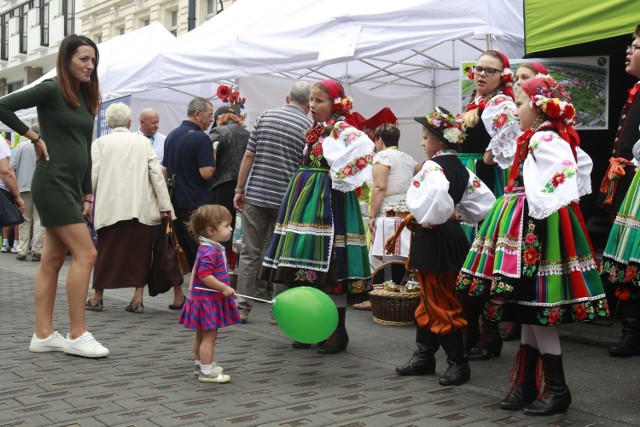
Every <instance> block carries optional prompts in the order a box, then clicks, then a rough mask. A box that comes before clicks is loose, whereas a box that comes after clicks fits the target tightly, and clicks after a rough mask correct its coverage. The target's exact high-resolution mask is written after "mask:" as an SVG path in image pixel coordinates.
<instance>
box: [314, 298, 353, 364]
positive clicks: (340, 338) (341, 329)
mask: <svg viewBox="0 0 640 427" xmlns="http://www.w3.org/2000/svg"><path fill="white" fill-rule="evenodd" d="M346 316H347V308H346V307H342V308H339V309H338V326H337V327H336V330H335V331H334V332H333V334H332V335H331V336H330V337H329V338H327V340H326V341H325V342H324V343H322V344H321V345H318V353H319V354H336V353H340V352H341V351H345V350H346V349H347V344H349V335H347V328H346V326H345V319H346Z"/></svg>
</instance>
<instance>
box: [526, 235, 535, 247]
mask: <svg viewBox="0 0 640 427" xmlns="http://www.w3.org/2000/svg"><path fill="white" fill-rule="evenodd" d="M535 241H536V235H535V234H533V233H527V235H526V236H524V242H525V243H527V244H529V245H530V244H532V243H535Z"/></svg>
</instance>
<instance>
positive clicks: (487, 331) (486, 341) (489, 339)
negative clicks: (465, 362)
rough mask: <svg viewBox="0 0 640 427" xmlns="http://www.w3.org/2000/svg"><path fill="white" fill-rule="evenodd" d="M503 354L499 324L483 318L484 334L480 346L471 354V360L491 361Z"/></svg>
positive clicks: (479, 342) (481, 336)
mask: <svg viewBox="0 0 640 427" xmlns="http://www.w3.org/2000/svg"><path fill="white" fill-rule="evenodd" d="M500 353H502V337H501V336H500V326H499V324H498V322H494V321H491V320H487V318H486V317H483V318H482V334H480V340H479V341H478V345H477V346H476V347H475V348H473V349H472V350H471V351H470V352H469V360H489V359H491V358H492V357H500Z"/></svg>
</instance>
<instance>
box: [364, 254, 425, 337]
mask: <svg viewBox="0 0 640 427" xmlns="http://www.w3.org/2000/svg"><path fill="white" fill-rule="evenodd" d="M393 263H400V264H403V265H404V261H401V260H393V261H387V262H385V263H382V265H380V266H379V267H378V268H377V269H376V270H375V271H374V272H373V277H374V280H375V277H376V273H377V272H379V271H380V270H382V269H383V268H384V267H385V266H387V265H389V264H393ZM398 288H399V289H400V290H401V292H389V291H385V290H384V288H383V285H381V284H374V285H373V291H371V292H369V300H370V301H371V312H372V314H373V321H374V322H376V323H379V324H381V325H391V326H411V325H414V324H415V311H416V308H418V305H419V304H420V292H402V291H404V286H402V285H400V286H398Z"/></svg>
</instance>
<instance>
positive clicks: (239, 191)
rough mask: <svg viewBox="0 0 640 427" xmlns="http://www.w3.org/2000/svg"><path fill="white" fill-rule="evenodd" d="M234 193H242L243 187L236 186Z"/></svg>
mask: <svg viewBox="0 0 640 427" xmlns="http://www.w3.org/2000/svg"><path fill="white" fill-rule="evenodd" d="M235 193H236V194H244V189H242V188H236V190H235Z"/></svg>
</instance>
